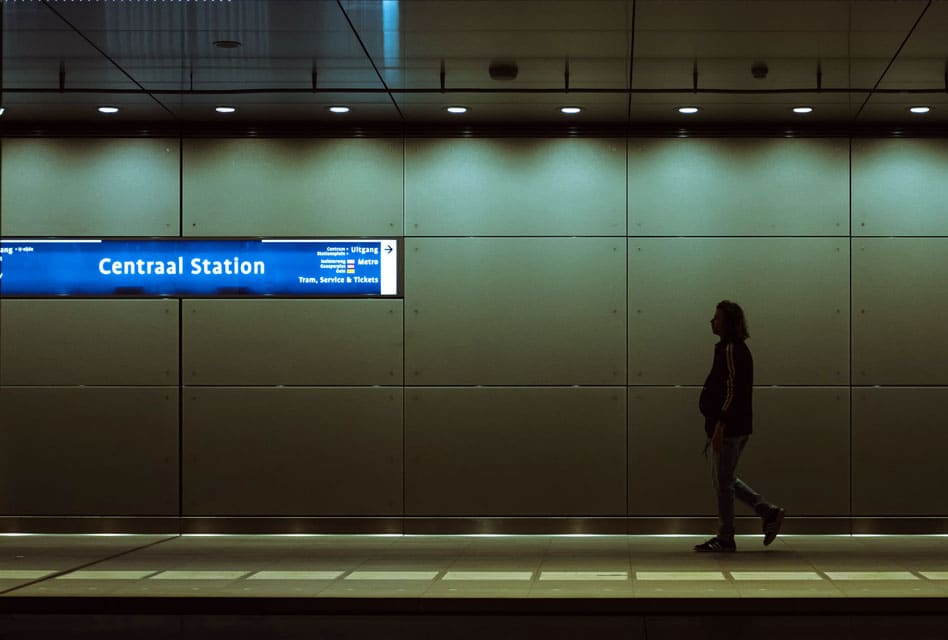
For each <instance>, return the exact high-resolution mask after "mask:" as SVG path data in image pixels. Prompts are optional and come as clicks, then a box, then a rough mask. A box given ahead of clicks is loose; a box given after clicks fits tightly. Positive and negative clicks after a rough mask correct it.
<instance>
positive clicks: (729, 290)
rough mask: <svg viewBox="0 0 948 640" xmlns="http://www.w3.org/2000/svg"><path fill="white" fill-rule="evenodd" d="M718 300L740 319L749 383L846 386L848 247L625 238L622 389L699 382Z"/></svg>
mask: <svg viewBox="0 0 948 640" xmlns="http://www.w3.org/2000/svg"><path fill="white" fill-rule="evenodd" d="M722 299H729V300H734V301H736V302H738V303H739V304H740V305H741V306H742V307H743V309H744V312H745V313H746V314H747V319H748V326H749V329H750V335H751V338H750V340H749V341H748V346H749V347H750V348H751V351H752V352H753V354H754V382H755V383H756V384H780V385H800V384H803V385H837V384H848V383H849V240H847V239H836V238H638V239H632V240H630V242H629V380H630V382H631V383H632V384H643V385H666V384H688V385H693V384H697V385H701V384H703V383H704V379H705V376H706V375H707V373H708V371H709V370H710V368H711V359H712V356H713V352H714V343H715V342H717V338H716V336H714V335H713V334H712V333H711V326H710V320H711V317H712V316H713V315H714V308H715V305H716V304H717V303H718V302H719V301H721V300H722Z"/></svg>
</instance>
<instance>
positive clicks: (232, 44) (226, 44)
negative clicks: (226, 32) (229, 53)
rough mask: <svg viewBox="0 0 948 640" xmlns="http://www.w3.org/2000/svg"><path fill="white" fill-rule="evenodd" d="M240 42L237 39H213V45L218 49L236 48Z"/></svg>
mask: <svg viewBox="0 0 948 640" xmlns="http://www.w3.org/2000/svg"><path fill="white" fill-rule="evenodd" d="M240 44H241V43H240V42H239V41H238V40H215V41H214V46H215V47H217V48H218V49H236V48H237V47H239V46H240Z"/></svg>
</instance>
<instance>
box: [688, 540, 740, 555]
mask: <svg viewBox="0 0 948 640" xmlns="http://www.w3.org/2000/svg"><path fill="white" fill-rule="evenodd" d="M695 551H704V552H712V553H719V552H729V551H737V545H736V544H734V541H733V540H725V539H724V538H719V537H717V536H715V537H713V538H711V539H710V540H708V541H707V542H702V543H701V544H696V545H695Z"/></svg>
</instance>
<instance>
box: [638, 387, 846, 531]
mask: <svg viewBox="0 0 948 640" xmlns="http://www.w3.org/2000/svg"><path fill="white" fill-rule="evenodd" d="M700 393H701V389H700V388H695V387H681V388H660V387H659V388H655V387H652V388H647V387H642V388H636V387H633V388H631V389H629V513H630V515H633V516H707V515H714V514H715V513H716V506H715V505H716V503H715V497H714V492H713V490H712V488H711V466H710V459H705V458H704V456H702V454H701V450H702V448H703V446H704V442H705V435H704V419H703V418H702V417H701V414H700V413H699V412H698V397H699V395H700ZM738 477H740V478H741V479H742V480H744V481H745V482H747V483H748V484H749V485H750V486H751V487H753V488H754V489H755V490H756V491H758V492H759V493H760V494H761V495H762V496H763V497H764V499H766V500H770V501H771V502H775V503H778V504H780V505H781V506H783V507H784V508H786V509H787V512H788V513H789V514H791V515H794V516H848V515H849V389H848V388H786V387H784V388H756V389H754V434H753V435H752V436H751V439H750V441H749V442H748V444H747V448H746V449H745V450H744V455H743V456H742V457H741V461H740V464H739V465H738ZM736 514H737V515H738V516H742V515H753V514H752V513H751V512H750V511H749V510H747V509H746V508H744V507H743V506H740V505H739V506H738V507H737V509H736Z"/></svg>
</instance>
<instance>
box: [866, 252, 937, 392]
mask: <svg viewBox="0 0 948 640" xmlns="http://www.w3.org/2000/svg"><path fill="white" fill-rule="evenodd" d="M852 281H853V286H852V291H853V293H852V295H853V326H852V335H853V380H854V382H855V383H856V384H861V385H868V384H872V385H876V384H881V385H948V323H946V322H945V318H946V316H948V238H856V239H854V240H853V267H852Z"/></svg>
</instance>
